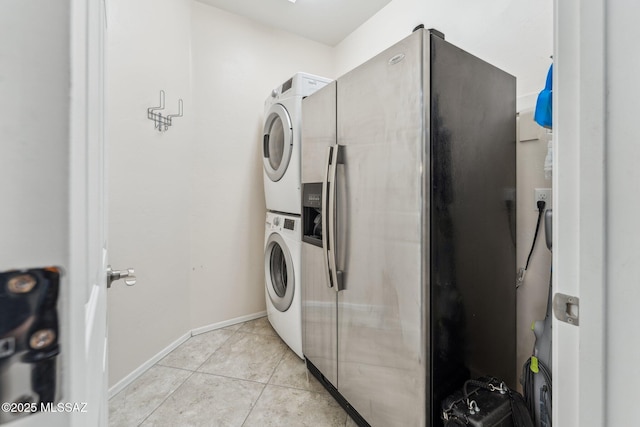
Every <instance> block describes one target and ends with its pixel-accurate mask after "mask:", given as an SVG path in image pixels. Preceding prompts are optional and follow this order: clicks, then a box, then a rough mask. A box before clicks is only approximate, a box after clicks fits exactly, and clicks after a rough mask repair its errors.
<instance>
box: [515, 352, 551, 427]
mask: <svg viewBox="0 0 640 427" xmlns="http://www.w3.org/2000/svg"><path fill="white" fill-rule="evenodd" d="M538 369H539V373H541V374H542V377H543V379H544V381H545V383H546V385H547V386H548V387H547V393H548V395H549V398H548V399H547V400H546V401H545V402H544V405H545V406H546V408H547V416H550V415H551V409H552V389H553V386H552V384H551V371H549V368H547V366H546V365H545V364H544V363H542V362H541V361H540V360H538ZM534 375H535V374H534V372H533V371H532V370H531V358H529V359H528V360H527V361H526V363H525V364H524V366H522V392H523V394H524V401H525V406H526V408H527V410H528V411H529V414H530V415H531V418H534V417H535V404H536V402H535V398H534V396H535V393H536V391H538V390H534V380H533V377H534ZM540 416H542V412H541V413H540ZM546 425H549V426H550V425H551V420H550V419H548V420H547V424H546Z"/></svg>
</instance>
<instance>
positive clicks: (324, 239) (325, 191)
mask: <svg viewBox="0 0 640 427" xmlns="http://www.w3.org/2000/svg"><path fill="white" fill-rule="evenodd" d="M332 156H333V146H330V147H327V163H326V165H325V171H324V180H323V181H322V203H321V207H320V208H321V210H322V217H321V219H322V227H323V229H324V230H323V231H322V251H323V252H324V266H325V272H326V273H327V281H326V283H327V286H328V287H330V288H332V287H333V277H332V274H331V268H330V262H329V238H328V235H329V233H330V229H329V228H328V227H327V224H328V223H327V212H328V210H329V209H328V206H327V205H328V203H327V199H328V197H329V192H328V186H329V174H330V170H331V158H332Z"/></svg>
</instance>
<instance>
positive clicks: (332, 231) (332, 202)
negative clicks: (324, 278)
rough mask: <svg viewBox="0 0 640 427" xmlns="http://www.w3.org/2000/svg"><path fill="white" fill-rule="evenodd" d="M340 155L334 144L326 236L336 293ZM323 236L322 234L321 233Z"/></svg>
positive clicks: (339, 284) (338, 284)
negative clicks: (337, 188)
mask: <svg viewBox="0 0 640 427" xmlns="http://www.w3.org/2000/svg"><path fill="white" fill-rule="evenodd" d="M339 155H340V145H338V144H336V145H334V148H333V157H332V158H331V171H330V172H329V178H328V179H327V181H328V183H329V203H328V204H329V206H328V212H327V216H328V217H329V224H328V227H327V234H328V237H329V271H330V273H331V283H332V284H333V288H334V289H335V290H336V291H341V290H343V289H344V287H343V283H342V272H341V271H338V265H337V262H336V259H337V253H338V250H337V249H338V248H337V247H336V232H337V231H336V185H337V182H336V181H337V178H338V157H339ZM323 234H324V233H323Z"/></svg>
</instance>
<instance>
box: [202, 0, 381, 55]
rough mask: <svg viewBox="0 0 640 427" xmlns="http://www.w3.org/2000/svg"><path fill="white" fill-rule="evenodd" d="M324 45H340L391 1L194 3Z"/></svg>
mask: <svg viewBox="0 0 640 427" xmlns="http://www.w3.org/2000/svg"><path fill="white" fill-rule="evenodd" d="M198 1H199V2H201V3H205V4H208V5H211V6H214V7H217V8H219V9H222V10H226V11H227V12H231V13H235V14H236V15H241V16H244V17H247V18H249V19H253V20H254V21H257V22H260V23H263V24H266V25H270V26H272V27H275V28H279V29H281V30H284V31H288V32H290V33H294V34H297V35H299V36H302V37H305V38H308V39H311V40H315V41H317V42H320V43H323V44H326V45H328V46H335V45H337V44H338V43H340V42H341V41H342V40H343V39H344V38H345V37H346V36H348V35H349V34H350V33H351V32H352V31H353V30H355V29H356V28H358V27H359V26H360V25H361V24H362V23H364V22H365V21H366V20H367V19H369V18H370V17H372V16H373V15H374V14H375V13H376V12H378V11H379V10H380V9H382V8H383V7H384V6H385V5H386V4H387V3H389V2H390V1H391V0H297V2H296V3H295V4H294V3H291V2H290V1H289V0H198Z"/></svg>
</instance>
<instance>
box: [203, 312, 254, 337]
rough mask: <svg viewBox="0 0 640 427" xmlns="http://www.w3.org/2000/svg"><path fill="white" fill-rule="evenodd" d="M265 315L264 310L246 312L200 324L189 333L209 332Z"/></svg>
mask: <svg viewBox="0 0 640 427" xmlns="http://www.w3.org/2000/svg"><path fill="white" fill-rule="evenodd" d="M266 315H267V312H266V311H259V312H257V313H253V314H247V315H246V316H240V317H236V318H234V319H229V320H225V321H223V322H218V323H212V324H210V325H207V326H201V327H200V328H196V329H192V330H191V335H192V336H194V335H200V334H204V333H205V332H211V331H215V330H216V329H220V328H226V327H227V326H231V325H235V324H237V323H243V322H248V321H249V320H255V319H259V318H261V317H264V316H266Z"/></svg>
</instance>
